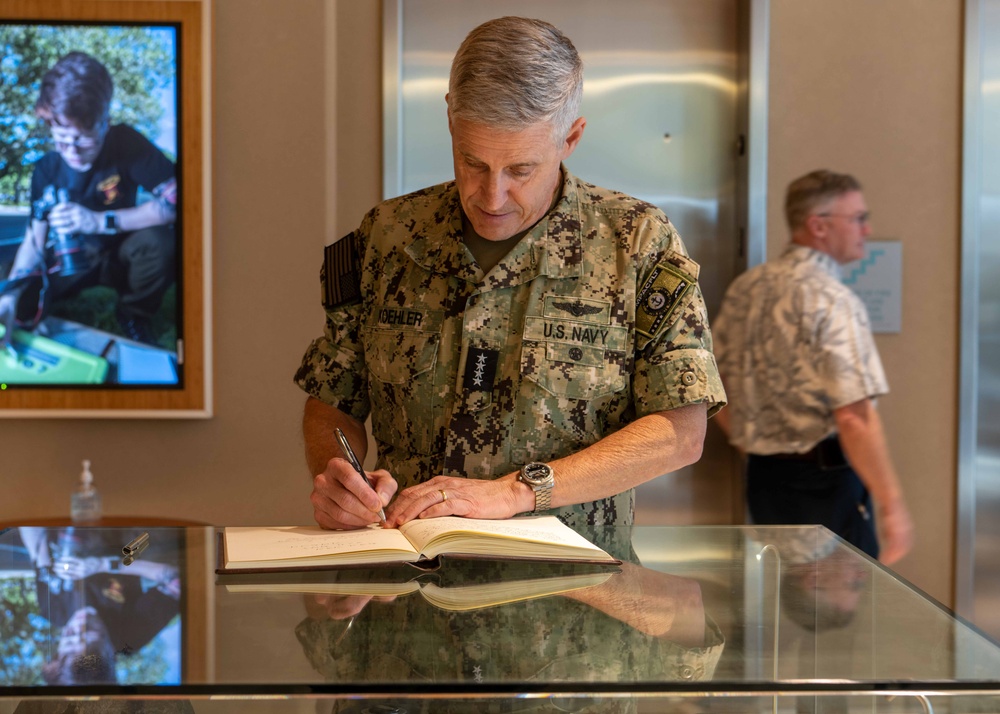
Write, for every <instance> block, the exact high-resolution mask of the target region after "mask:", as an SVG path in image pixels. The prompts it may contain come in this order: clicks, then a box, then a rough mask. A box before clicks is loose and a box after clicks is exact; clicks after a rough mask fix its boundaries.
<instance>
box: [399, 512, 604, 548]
mask: <svg viewBox="0 0 1000 714" xmlns="http://www.w3.org/2000/svg"><path fill="white" fill-rule="evenodd" d="M401 530H403V531H404V532H405V533H406V534H407V536H408V537H410V538H411V539H412V540H413V541H414V542H421V543H426V542H428V541H430V540H431V539H433V538H436V537H437V536H439V535H441V534H442V533H447V532H454V531H459V530H460V531H469V532H472V533H482V534H485V535H492V536H496V537H498V538H512V539H516V540H527V541H537V542H540V543H555V544H558V545H572V546H584V547H586V546H590V547H593V546H592V545H591V543H590V542H589V541H587V539H586V538H584V537H583V536H581V535H580V534H578V533H577V532H576V531H573V530H571V529H569V528H566V527H565V526H564V525H562V523H561V522H560V521H559V520H558V519H557V518H556V517H555V516H538V517H534V518H511V519H507V520H502V521H490V520H482V519H474V518H458V517H453V516H444V517H442V518H428V519H425V520H419V521H410V522H409V523H407V524H405V525H404V526H402V528H401Z"/></svg>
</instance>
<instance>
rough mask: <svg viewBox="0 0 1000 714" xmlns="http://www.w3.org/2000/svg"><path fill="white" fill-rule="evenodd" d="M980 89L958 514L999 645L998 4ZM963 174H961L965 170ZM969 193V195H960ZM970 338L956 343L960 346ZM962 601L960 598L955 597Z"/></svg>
mask: <svg viewBox="0 0 1000 714" xmlns="http://www.w3.org/2000/svg"><path fill="white" fill-rule="evenodd" d="M978 10H979V26H978V28H976V30H978V33H979V38H978V39H979V47H980V56H979V57H978V58H977V59H978V64H979V68H978V69H979V73H980V77H979V78H980V84H979V87H978V93H979V114H978V117H977V121H978V132H979V147H980V151H981V154H980V156H979V160H978V166H979V171H978V176H976V177H974V181H973V185H976V186H978V188H979V193H978V196H976V197H975V200H976V202H977V212H978V218H979V226H978V228H979V230H978V236H977V237H976V238H977V240H975V241H973V244H974V245H975V246H977V248H978V249H977V250H976V254H975V255H968V253H967V259H970V260H972V261H974V262H975V264H976V270H977V271H978V276H979V277H978V280H976V281H974V282H972V284H971V286H970V285H965V286H963V290H968V289H970V287H975V286H978V288H979V289H978V293H977V294H975V295H973V296H971V300H972V302H973V303H974V308H973V309H972V313H973V314H975V315H977V316H978V321H977V322H976V324H974V325H972V326H971V327H972V329H973V330H975V332H976V334H975V344H976V345H977V352H976V354H974V355H973V357H972V358H973V360H974V361H975V371H974V375H975V377H976V381H975V383H974V384H972V390H973V394H972V395H971V396H972V398H973V399H974V400H975V404H976V409H975V412H976V414H977V417H978V418H977V419H976V422H975V423H963V424H961V427H962V428H963V429H968V430H971V432H972V434H973V435H974V451H973V453H972V454H970V455H969V457H970V458H971V459H972V465H973V469H972V472H973V473H974V475H975V482H974V489H975V493H974V497H975V500H974V503H975V512H974V513H971V514H970V513H966V512H964V511H962V512H960V513H959V519H960V520H961V521H962V523H960V529H961V528H964V526H965V523H966V522H967V519H969V518H970V517H971V518H972V519H973V522H974V541H973V559H974V561H973V566H974V572H973V583H974V593H973V612H972V613H968V612H963V613H962V614H965V615H966V616H969V617H971V618H972V619H973V621H974V622H975V623H976V625H978V626H979V627H981V628H982V629H983V630H985V631H986V632H987V633H989V634H990V635H991V636H993V637H1000V606H998V605H1000V517H998V516H1000V282H998V281H997V280H996V276H997V275H1000V0H982V1H981V2H979V3H978ZM966 170H967V171H968V170H969V169H968V167H967V168H966ZM966 190H968V187H967V189H966ZM972 337H973V336H972V335H963V341H967V340H969V339H971V338H972ZM959 600H960V601H962V600H963V597H962V593H959Z"/></svg>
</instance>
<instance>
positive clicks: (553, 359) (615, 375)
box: [521, 340, 625, 400]
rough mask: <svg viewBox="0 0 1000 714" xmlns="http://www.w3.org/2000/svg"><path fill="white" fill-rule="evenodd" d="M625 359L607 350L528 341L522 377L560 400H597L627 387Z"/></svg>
mask: <svg viewBox="0 0 1000 714" xmlns="http://www.w3.org/2000/svg"><path fill="white" fill-rule="evenodd" d="M623 359H624V355H622V354H620V353H617V352H614V351H611V350H608V349H605V348H604V347H595V346H591V345H577V344H571V343H566V342H533V341H527V340H525V341H524V343H523V349H522V351H521V374H522V376H523V377H524V378H525V379H527V380H529V381H531V382H533V383H535V384H536V385H538V386H539V387H541V388H542V389H544V390H545V391H546V392H548V393H549V394H553V395H555V396H557V397H566V398H568V399H588V400H589V399H597V398H598V397H603V396H606V395H608V394H613V393H615V392H619V391H621V390H622V389H623V388H624V387H625V373H624V370H623V369H622V360H623Z"/></svg>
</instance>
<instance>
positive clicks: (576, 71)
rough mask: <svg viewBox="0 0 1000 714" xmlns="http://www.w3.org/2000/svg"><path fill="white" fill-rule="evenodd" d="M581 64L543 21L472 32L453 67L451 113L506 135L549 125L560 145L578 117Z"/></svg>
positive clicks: (510, 20) (497, 24) (493, 23)
mask: <svg viewBox="0 0 1000 714" xmlns="http://www.w3.org/2000/svg"><path fill="white" fill-rule="evenodd" d="M582 96H583V61H582V60H581V59H580V55H579V54H577V51H576V47H574V46H573V43H572V42H570V40H569V38H568V37H566V36H565V35H564V34H562V33H561V32H560V31H559V30H558V29H556V28H555V27H554V26H552V25H550V24H549V23H547V22H543V21H542V20H531V19H528V18H524V17H501V18H497V19H495V20H489V21H488V22H484V23H483V24H482V25H480V26H479V27H477V28H475V29H474V30H473V31H472V32H470V33H469V34H468V35H467V36H466V38H465V40H463V42H462V45H461V47H459V48H458V53H457V54H456V55H455V59H454V61H453V62H452V65H451V76H450V77H449V80H448V111H449V114H450V115H451V116H452V117H453V118H456V119H464V120H466V121H471V122H475V123H477V124H485V125H486V126H489V127H491V128H495V129H502V130H505V131H522V130H524V129H527V128H528V127H529V126H532V125H534V124H538V123H542V122H551V124H552V127H553V130H554V135H555V139H556V140H557V142H561V141H562V140H563V139H564V138H565V137H566V135H567V134H568V133H569V130H570V127H571V126H572V125H573V122H574V121H576V119H577V117H578V116H579V111H580V99H581V97H582Z"/></svg>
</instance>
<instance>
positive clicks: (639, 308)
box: [635, 263, 695, 338]
mask: <svg viewBox="0 0 1000 714" xmlns="http://www.w3.org/2000/svg"><path fill="white" fill-rule="evenodd" d="M694 286H695V281H694V278H692V277H691V276H690V275H688V274H687V273H685V272H684V271H683V270H681V269H680V268H678V267H677V266H675V265H670V264H669V263H659V264H657V265H656V267H654V268H653V270H652V272H651V273H650V274H649V277H648V278H646V282H645V283H644V284H643V286H642V288H641V289H640V290H639V294H638V295H637V296H636V300H635V331H636V332H638V333H639V334H640V335H643V336H644V337H649V338H653V337H655V336H656V335H657V334H658V333H659V332H660V330H661V329H663V328H664V327H666V326H668V325H670V324H672V323H671V320H670V318H671V316H672V315H673V314H674V312H675V310H676V309H677V306H678V305H680V304H681V303H682V301H683V299H684V297H685V296H686V295H687V294H688V292H690V290H691V289H692V288H693V287H694Z"/></svg>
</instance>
